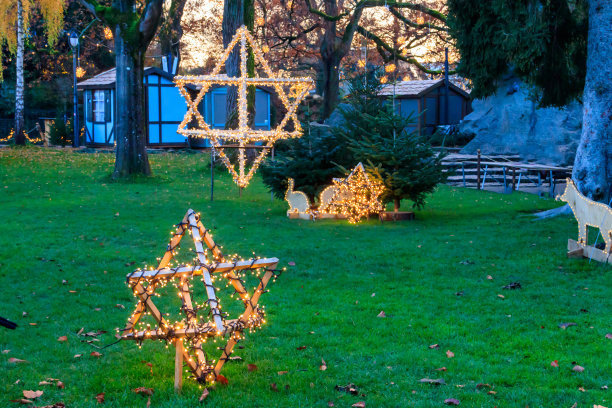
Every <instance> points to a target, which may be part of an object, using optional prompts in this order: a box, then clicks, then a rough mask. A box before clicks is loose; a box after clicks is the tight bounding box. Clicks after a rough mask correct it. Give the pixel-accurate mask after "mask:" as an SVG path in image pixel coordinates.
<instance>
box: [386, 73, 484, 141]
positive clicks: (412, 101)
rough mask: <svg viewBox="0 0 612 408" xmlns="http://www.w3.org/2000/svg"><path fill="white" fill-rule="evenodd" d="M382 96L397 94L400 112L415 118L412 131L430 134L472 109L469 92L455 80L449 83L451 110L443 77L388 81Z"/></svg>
mask: <svg viewBox="0 0 612 408" xmlns="http://www.w3.org/2000/svg"><path fill="white" fill-rule="evenodd" d="M379 95H381V96H382V97H385V98H392V97H394V96H395V110H396V112H397V114H399V115H402V116H405V117H412V119H413V120H414V122H413V123H412V124H411V125H409V128H410V130H416V131H417V132H419V133H420V134H422V135H431V134H433V133H434V132H435V130H436V127H438V126H440V125H456V124H458V123H459V122H460V121H461V119H463V118H464V117H465V115H467V114H468V113H470V112H471V111H472V103H471V99H470V94H468V93H467V92H466V91H464V90H463V89H461V88H459V87H458V86H456V85H455V84H453V83H452V82H451V83H449V86H448V113H446V88H445V86H444V79H428V80H422V81H400V82H397V83H396V84H395V85H393V84H387V85H385V86H384V87H382V89H381V92H380V93H379Z"/></svg>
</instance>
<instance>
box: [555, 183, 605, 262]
mask: <svg viewBox="0 0 612 408" xmlns="http://www.w3.org/2000/svg"><path fill="white" fill-rule="evenodd" d="M556 199H557V201H565V202H566V203H568V204H569V206H570V207H571V209H572V211H573V212H574V217H576V220H577V221H578V242H579V243H581V244H582V245H587V242H588V240H587V238H588V236H587V226H591V227H595V228H599V231H600V232H601V236H602V237H603V240H604V241H605V243H606V247H605V249H604V252H605V253H606V254H607V253H609V252H610V247H611V246H612V209H611V208H610V207H608V206H607V205H605V204H602V203H598V202H597V201H593V200H591V199H589V198H587V197H585V196H584V195H582V194H581V193H580V191H578V188H576V184H574V181H573V180H571V179H569V178H568V179H566V185H565V191H564V192H563V194H561V195H558V196H557V197H556Z"/></svg>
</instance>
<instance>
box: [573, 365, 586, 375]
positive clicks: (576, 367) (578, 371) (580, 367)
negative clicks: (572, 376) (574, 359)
mask: <svg viewBox="0 0 612 408" xmlns="http://www.w3.org/2000/svg"><path fill="white" fill-rule="evenodd" d="M572 370H573V371H576V372H577V373H581V372H583V371H584V367H582V366H579V365H578V364H576V365H575V366H574V368H572Z"/></svg>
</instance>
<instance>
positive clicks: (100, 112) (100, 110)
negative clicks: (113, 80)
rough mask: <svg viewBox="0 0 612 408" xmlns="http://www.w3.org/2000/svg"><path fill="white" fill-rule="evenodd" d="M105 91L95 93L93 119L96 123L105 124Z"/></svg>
mask: <svg viewBox="0 0 612 408" xmlns="http://www.w3.org/2000/svg"><path fill="white" fill-rule="evenodd" d="M104 105H105V100H104V91H94V96H93V117H94V122H104V119H105V115H104Z"/></svg>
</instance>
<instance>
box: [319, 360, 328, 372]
mask: <svg viewBox="0 0 612 408" xmlns="http://www.w3.org/2000/svg"><path fill="white" fill-rule="evenodd" d="M319 370H321V371H325V370H327V363H325V360H323V359H321V365H320V366H319Z"/></svg>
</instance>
